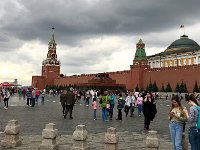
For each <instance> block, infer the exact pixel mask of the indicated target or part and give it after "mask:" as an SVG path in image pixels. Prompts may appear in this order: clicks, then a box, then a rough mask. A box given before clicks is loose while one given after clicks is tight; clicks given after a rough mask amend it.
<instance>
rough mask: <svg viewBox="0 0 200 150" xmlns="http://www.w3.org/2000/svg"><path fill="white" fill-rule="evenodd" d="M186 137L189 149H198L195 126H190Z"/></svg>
mask: <svg viewBox="0 0 200 150" xmlns="http://www.w3.org/2000/svg"><path fill="white" fill-rule="evenodd" d="M188 138H189V142H190V145H191V150H199V149H200V147H199V146H200V143H199V140H200V139H199V138H200V136H199V133H198V129H197V127H190V128H189V132H188Z"/></svg>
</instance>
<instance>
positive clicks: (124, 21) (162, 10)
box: [0, 0, 200, 47]
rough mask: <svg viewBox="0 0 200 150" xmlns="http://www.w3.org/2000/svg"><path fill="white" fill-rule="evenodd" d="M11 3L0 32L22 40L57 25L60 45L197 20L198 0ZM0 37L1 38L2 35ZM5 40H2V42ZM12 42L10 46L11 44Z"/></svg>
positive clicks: (47, 33) (45, 33)
mask: <svg viewBox="0 0 200 150" xmlns="http://www.w3.org/2000/svg"><path fill="white" fill-rule="evenodd" d="M17 2H19V5H16V4H15V3H13V2H12V1H11V2H8V3H7V4H6V5H5V6H4V8H3V9H4V11H5V13H4V15H3V16H2V17H1V18H0V21H1V25H0V31H1V32H2V31H4V33H5V34H6V35H7V36H8V37H9V36H13V37H15V38H17V39H20V40H23V41H30V40H36V39H37V40H41V41H43V42H44V43H47V42H48V40H49V39H48V38H50V32H51V31H50V28H51V27H52V26H54V27H55V28H56V40H57V41H59V44H68V45H75V44H77V43H79V42H80V41H81V40H82V39H87V38H91V37H96V36H101V35H121V34H123V35H147V34H149V33H153V32H160V31H163V30H170V29H172V28H179V25H180V24H183V23H184V24H187V25H192V24H194V23H196V22H197V21H199V20H197V19H196V18H198V17H199V16H198V15H199V14H200V9H199V4H200V1H196V0H190V1H188V0H176V1H174V0H134V1H133V0H101V1H92V0H91V1H90V2H86V0H57V1H54V0H42V1H38V0H29V1H27V0H19V1H17ZM0 39H1V38H0ZM2 42H4V40H2V41H1V43H2ZM9 46H10V45H8V47H9Z"/></svg>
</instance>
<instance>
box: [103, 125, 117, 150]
mask: <svg viewBox="0 0 200 150" xmlns="http://www.w3.org/2000/svg"><path fill="white" fill-rule="evenodd" d="M116 132H117V131H116V129H115V128H113V127H110V128H108V130H107V133H106V134H105V140H104V141H105V148H104V149H105V150H118V141H119V136H118V134H117V133H116Z"/></svg>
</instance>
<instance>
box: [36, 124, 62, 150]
mask: <svg viewBox="0 0 200 150" xmlns="http://www.w3.org/2000/svg"><path fill="white" fill-rule="evenodd" d="M57 136H58V129H55V124H54V123H49V124H46V128H45V129H43V131H42V144H40V147H39V150H59V145H58V144H57V143H56V137H57Z"/></svg>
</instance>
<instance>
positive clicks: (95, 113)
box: [93, 109, 97, 119]
mask: <svg viewBox="0 0 200 150" xmlns="http://www.w3.org/2000/svg"><path fill="white" fill-rule="evenodd" d="M93 119H97V110H96V109H94V113H93Z"/></svg>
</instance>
